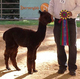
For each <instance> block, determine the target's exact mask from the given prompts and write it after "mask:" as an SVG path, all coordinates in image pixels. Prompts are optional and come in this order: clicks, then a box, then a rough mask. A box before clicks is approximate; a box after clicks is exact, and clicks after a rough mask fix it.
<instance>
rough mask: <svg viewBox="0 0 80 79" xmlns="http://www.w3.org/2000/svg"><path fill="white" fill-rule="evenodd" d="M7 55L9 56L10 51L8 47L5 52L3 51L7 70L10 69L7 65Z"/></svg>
mask: <svg viewBox="0 0 80 79" xmlns="http://www.w3.org/2000/svg"><path fill="white" fill-rule="evenodd" d="M9 56H10V51H9V50H8V49H6V50H5V53H4V59H5V65H6V69H8V70H10V68H9V65H8V61H9Z"/></svg>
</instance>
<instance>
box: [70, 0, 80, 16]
mask: <svg viewBox="0 0 80 79" xmlns="http://www.w3.org/2000/svg"><path fill="white" fill-rule="evenodd" d="M75 1H76V3H75V4H76V7H75V8H74V9H73V10H72V11H71V12H72V15H73V16H74V15H77V14H79V13H80V0H75Z"/></svg>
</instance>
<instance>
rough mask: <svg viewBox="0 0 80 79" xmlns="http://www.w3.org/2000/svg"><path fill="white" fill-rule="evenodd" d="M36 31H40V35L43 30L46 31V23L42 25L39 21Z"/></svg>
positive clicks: (43, 32)
mask: <svg viewBox="0 0 80 79" xmlns="http://www.w3.org/2000/svg"><path fill="white" fill-rule="evenodd" d="M37 32H38V33H40V34H41V35H44V34H45V32H46V25H44V24H43V23H41V22H39V25H38V30H37Z"/></svg>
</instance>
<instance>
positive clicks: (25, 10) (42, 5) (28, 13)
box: [20, 0, 50, 19]
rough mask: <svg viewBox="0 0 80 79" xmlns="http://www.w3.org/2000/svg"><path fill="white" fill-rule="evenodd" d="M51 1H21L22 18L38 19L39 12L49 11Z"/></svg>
mask: <svg viewBox="0 0 80 79" xmlns="http://www.w3.org/2000/svg"><path fill="white" fill-rule="evenodd" d="M49 1H50V0H20V18H25V19H26V18H38V17H39V14H38V11H39V10H42V11H43V10H47V9H48V4H49Z"/></svg>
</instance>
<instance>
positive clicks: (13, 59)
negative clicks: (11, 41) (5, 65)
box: [10, 48, 20, 70]
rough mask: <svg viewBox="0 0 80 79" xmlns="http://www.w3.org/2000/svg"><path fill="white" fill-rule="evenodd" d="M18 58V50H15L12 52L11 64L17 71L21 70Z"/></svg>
mask: <svg viewBox="0 0 80 79" xmlns="http://www.w3.org/2000/svg"><path fill="white" fill-rule="evenodd" d="M16 56H17V48H14V49H13V50H12V53H11V55H10V59H11V62H12V64H13V66H14V67H15V68H16V70H20V69H19V68H18V66H17V62H16Z"/></svg>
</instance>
